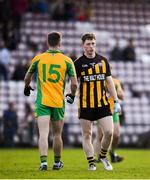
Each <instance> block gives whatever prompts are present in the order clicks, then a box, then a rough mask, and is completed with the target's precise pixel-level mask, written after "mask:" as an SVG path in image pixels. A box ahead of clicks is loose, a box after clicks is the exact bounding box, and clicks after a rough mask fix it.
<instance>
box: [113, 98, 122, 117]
mask: <svg viewBox="0 0 150 180" xmlns="http://www.w3.org/2000/svg"><path fill="white" fill-rule="evenodd" d="M114 113H119V114H120V113H121V106H120V104H119V102H118V100H117V101H114Z"/></svg>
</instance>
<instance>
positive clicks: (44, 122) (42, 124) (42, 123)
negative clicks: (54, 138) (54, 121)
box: [37, 115, 50, 134]
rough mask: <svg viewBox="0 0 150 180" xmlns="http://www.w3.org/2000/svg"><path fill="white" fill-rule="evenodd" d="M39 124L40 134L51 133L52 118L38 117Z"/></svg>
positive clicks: (46, 116)
mask: <svg viewBox="0 0 150 180" xmlns="http://www.w3.org/2000/svg"><path fill="white" fill-rule="evenodd" d="M37 124H38V129H39V134H45V133H46V134H48V133H49V125H50V116H49V115H44V116H38V118H37Z"/></svg>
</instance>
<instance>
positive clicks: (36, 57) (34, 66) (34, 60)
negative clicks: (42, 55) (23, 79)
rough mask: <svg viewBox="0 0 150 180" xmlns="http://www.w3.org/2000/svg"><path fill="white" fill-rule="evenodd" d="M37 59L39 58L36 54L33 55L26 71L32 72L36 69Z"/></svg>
mask: <svg viewBox="0 0 150 180" xmlns="http://www.w3.org/2000/svg"><path fill="white" fill-rule="evenodd" d="M39 60H40V59H39V57H38V56H35V57H34V58H33V59H32V62H31V65H30V67H29V69H28V73H31V74H33V73H34V72H35V71H36V69H37V65H38V62H39Z"/></svg>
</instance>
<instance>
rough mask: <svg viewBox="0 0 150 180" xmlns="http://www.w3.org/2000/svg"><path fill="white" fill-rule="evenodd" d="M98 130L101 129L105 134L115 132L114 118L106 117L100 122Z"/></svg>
mask: <svg viewBox="0 0 150 180" xmlns="http://www.w3.org/2000/svg"><path fill="white" fill-rule="evenodd" d="M98 128H101V129H102V131H103V132H113V129H114V125H113V118H112V116H106V117H103V118H101V119H99V120H98Z"/></svg>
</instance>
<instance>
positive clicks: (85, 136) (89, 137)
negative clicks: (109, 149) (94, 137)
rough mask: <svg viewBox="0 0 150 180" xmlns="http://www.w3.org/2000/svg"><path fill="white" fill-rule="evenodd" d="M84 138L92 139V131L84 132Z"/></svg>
mask: <svg viewBox="0 0 150 180" xmlns="http://www.w3.org/2000/svg"><path fill="white" fill-rule="evenodd" d="M83 138H84V140H90V139H91V133H90V132H86V133H84V135H83Z"/></svg>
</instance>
